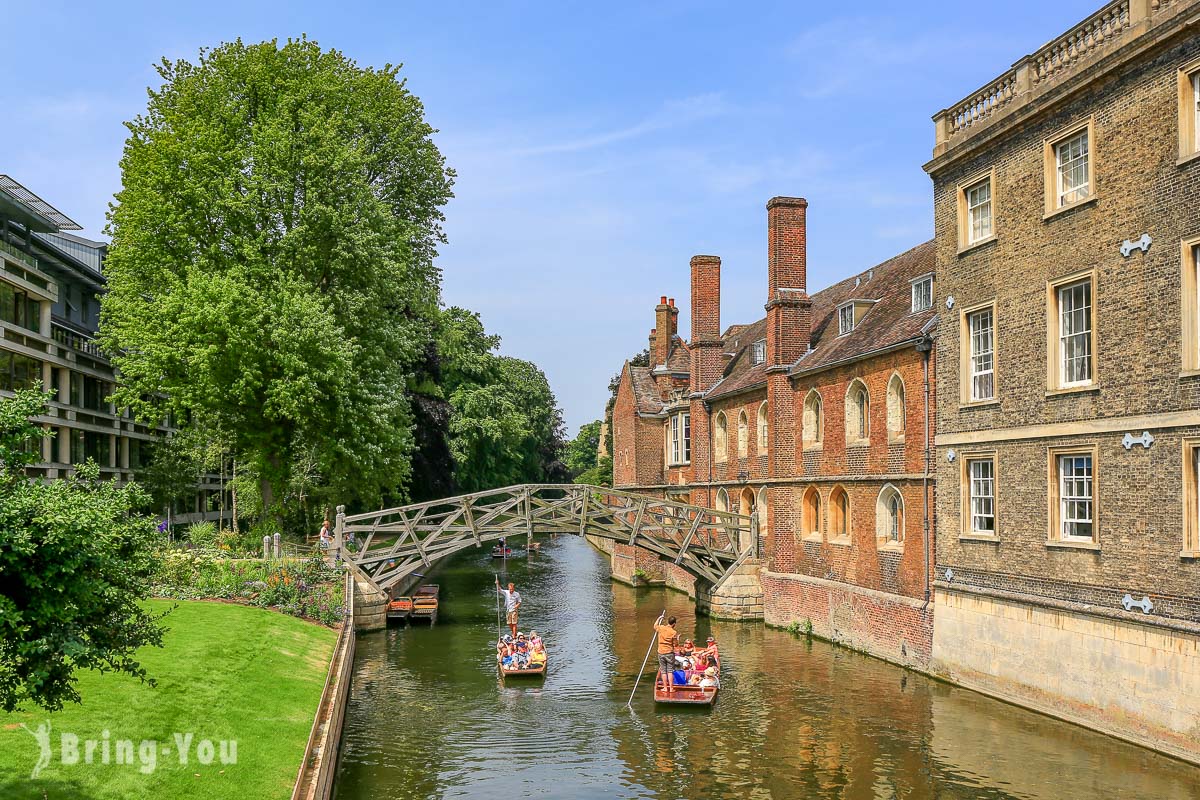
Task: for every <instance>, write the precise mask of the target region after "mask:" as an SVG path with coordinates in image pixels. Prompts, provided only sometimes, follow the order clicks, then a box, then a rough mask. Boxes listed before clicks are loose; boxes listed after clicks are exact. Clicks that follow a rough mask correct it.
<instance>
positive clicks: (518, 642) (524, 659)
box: [496, 631, 546, 669]
mask: <svg viewBox="0 0 1200 800" xmlns="http://www.w3.org/2000/svg"><path fill="white" fill-rule="evenodd" d="M496 658H497V659H499V661H500V666H502V667H504V668H505V669H539V668H540V667H541V666H542V665H544V664H545V663H546V645H545V643H544V642H542V637H540V636H538V634H537V631H530V632H529V636H528V637H526V636H525V634H523V633H518V634H517V635H516V637H515V638H514V637H513V635H512V634H510V633H506V634H504V636H502V637H501V638H500V641H498V642H497V643H496Z"/></svg>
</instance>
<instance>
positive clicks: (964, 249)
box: [958, 233, 997, 257]
mask: <svg viewBox="0 0 1200 800" xmlns="http://www.w3.org/2000/svg"><path fill="white" fill-rule="evenodd" d="M996 238H997V237H996V234H994V233H993V234H992V235H991V236H986V237H984V238H982V239H980V240H979V241H978V242H971V243H970V244H964V245H962V246H961V247H959V248H958V255H959V256H960V257H961V256H965V255H966V254H967V253H970V252H971V251H972V250H978V249H979V248H981V247H986V246H987V245H989V244H992V243H993V242H995V241H996Z"/></svg>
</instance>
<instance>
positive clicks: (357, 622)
mask: <svg viewBox="0 0 1200 800" xmlns="http://www.w3.org/2000/svg"><path fill="white" fill-rule="evenodd" d="M353 583H354V629H355V630H356V631H377V630H381V629H383V628H386V627H387V606H388V596H387V593H386V592H381V591H380V590H378V589H376V588H375V587H374V586H372V585H371V584H369V583H367V582H366V581H363V580H359V579H358V578H357V577H356V578H355V579H354V581H353Z"/></svg>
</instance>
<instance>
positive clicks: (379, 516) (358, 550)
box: [332, 484, 758, 592]
mask: <svg viewBox="0 0 1200 800" xmlns="http://www.w3.org/2000/svg"><path fill="white" fill-rule="evenodd" d="M539 533H571V534H578V535H580V536H582V535H585V534H586V535H590V536H598V537H601V538H605V539H611V540H613V541H616V542H620V543H622V544H628V545H636V546H638V547H642V548H645V549H646V550H649V551H651V552H654V553H657V554H658V556H659V558H661V559H664V560H667V561H671V562H673V563H674V564H676V565H678V566H679V567H682V568H683V569H684V570H686V571H688V572H689V573H691V574H692V575H695V576H696V577H697V578H700V579H701V580H703V581H705V582H707V583H708V584H709V585H710V586H711V587H712V591H714V592H715V591H716V590H717V589H719V588H720V586H721V584H722V583H724V582H725V580H726V579H727V578H728V577H729V576H730V575H732V574H733V573H734V571H735V570H736V569H737V568H738V567H739V566H741V564H742V563H743V562H744V561H746V560H747V559H749V558H756V557H757V556H758V524H757V520H756V519H755V518H754V517H752V516H743V515H741V514H734V513H731V512H728V511H716V510H714V509H711V508H704V507H703V506H693V505H688V504H686V503H677V502H673V501H671V500H663V499H661V498H657V497H650V496H648V495H644V494H635V493H633V492H623V491H620V490H615V489H608V488H604V487H600V486H587V485H582V484H564V485H555V484H549V485H541V484H528V485H523V486H508V487H505V488H503V489H493V490H491V491H487V492H477V493H475V494H467V495H461V496H458V497H449V498H446V499H444V500H433V501H430V502H427V503H416V504H414V505H409V506H402V507H400V508H389V509H384V510H381V511H372V512H369V513H366V514H352V515H347V514H346V513H345V506H338V513H337V525H336V527H335V529H334V541H333V549H334V553H333V554H332V555H334V556H336V557H340V558H341V559H343V560H344V561H346V562H348V563H349V564H350V565H351V566H352V568H353V569H354V570H355V572H357V573H358V575H359V577H360V579H362V580H364V581H366V582H367V583H369V584H371V585H372V586H373V587H374V588H375V589H378V590H380V591H387V590H388V589H390V588H391V587H392V586H394V585H396V584H397V583H399V582H400V581H402V580H404V579H405V578H406V577H408V576H409V575H411V574H412V573H414V572H416V571H417V570H420V569H423V568H427V567H429V566H430V565H431V564H432V563H433V562H434V561H437V560H438V559H441V558H445V557H446V556H449V555H453V554H454V553H457V552H459V551H460V550H465V549H467V548H470V547H483V546H484V545H485V544H488V543H490V542H493V541H496V540H498V539H501V538H504V539H506V540H508V541H509V543H511V542H512V541H513V540H515V539H516V538H517V537H520V536H525V537H526V538H527V540H528V539H532V538H533V536H534V534H539ZM351 537H353V544H351V542H350V538H351Z"/></svg>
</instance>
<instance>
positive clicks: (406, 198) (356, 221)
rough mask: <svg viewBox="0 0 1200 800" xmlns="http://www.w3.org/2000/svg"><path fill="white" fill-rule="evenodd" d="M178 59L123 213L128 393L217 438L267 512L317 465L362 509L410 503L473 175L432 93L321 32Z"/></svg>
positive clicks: (117, 217)
mask: <svg viewBox="0 0 1200 800" xmlns="http://www.w3.org/2000/svg"><path fill="white" fill-rule="evenodd" d="M158 72H159V74H160V76H161V77H162V81H163V84H162V86H161V87H160V88H158V89H157V90H152V91H151V92H150V93H149V103H148V106H147V109H146V112H145V113H144V114H143V115H141V116H138V117H137V118H135V119H134V120H133V121H131V122H129V123H127V127H128V129H129V137H128V139H127V141H126V143H125V151H124V155H123V157H122V159H121V170H122V189H121V191H120V192H119V193H118V194H117V196H116V202H115V203H114V204H113V206H112V208H111V210H110V213H109V227H108V232H109V234H110V235H111V237H112V245H111V247H110V250H109V255H108V260H107V262H106V265H105V272H106V274H107V276H108V287H109V291H108V293H107V294H106V295H105V297H104V299H103V304H102V317H101V337H102V341H103V344H104V346H105V348H106V349H107V350H108V351H109V352H110V353H112V354H113V357H114V360H115V363H116V366H117V368H118V370H119V372H120V374H121V377H122V385H121V386H120V387H119V389H118V391H117V394H116V397H115V402H117V403H118V404H119V405H128V406H131V407H133V408H134V409H135V410H136V411H137V412H138V413H139V414H140V415H141V416H144V417H148V418H155V417H158V416H161V414H162V413H163V412H164V410H166V409H171V410H174V411H177V412H181V414H182V415H185V416H186V418H188V419H189V420H190V421H191V423H192V424H194V425H197V426H200V427H203V428H207V429H209V430H210V431H212V432H213V435H214V436H216V437H217V438H219V439H220V440H221V441H222V442H225V443H227V444H228V446H229V447H230V450H231V452H232V453H233V454H234V455H236V456H238V457H239V458H241V459H244V461H245V462H246V467H247V470H248V471H252V472H253V473H255V474H257V475H258V476H259V477H260V479H261V492H262V498H263V501H264V505H265V506H266V507H271V506H272V504H273V503H274V502H275V501H277V500H278V499H279V498H280V497H281V496H283V495H284V494H286V493H287V492H288V491H289V487H292V486H294V485H295V481H294V475H293V472H294V470H295V465H296V464H299V463H303V464H305V465H306V470H308V471H309V472H310V473H311V474H316V475H319V476H320V477H321V482H322V485H323V487H324V491H325V492H327V493H328V494H329V495H330V496H335V497H337V498H338V499H340V500H342V501H347V500H349V501H355V500H357V501H359V502H374V501H377V500H378V499H380V498H381V497H385V496H397V495H399V494H402V492H403V486H404V484H405V481H406V479H407V477H408V475H409V473H410V452H411V448H412V441H413V437H412V413H411V408H410V404H409V402H408V398H407V395H406V389H407V382H408V380H409V378H410V374H411V371H412V368H413V365H414V364H415V363H416V362H417V361H418V360H419V359H420V358H421V356H422V353H423V352H424V351H425V349H426V348H427V346H428V343H429V342H430V341H431V339H432V337H433V330H432V326H433V323H432V320H433V317H434V315H435V314H436V312H437V302H438V296H439V280H438V274H437V271H436V269H435V268H434V266H433V256H434V253H435V247H436V245H437V244H438V243H439V242H441V241H443V236H442V231H441V227H440V225H441V221H442V213H441V207H442V206H443V205H444V204H445V202H446V201H447V199H448V198H449V197H450V196H451V192H450V188H451V184H452V180H453V172H452V171H451V170H449V169H447V168H446V166H445V163H444V160H443V158H442V155H441V153H440V152H439V151H438V149H437V147H436V146H435V145H434V144H433V141H432V139H431V136H432V134H433V133H434V130H433V129H432V128H431V127H430V126H429V125H428V124H427V123H426V122H425V120H424V117H423V108H422V105H421V103H420V101H419V100H418V99H417V98H416V97H414V96H413V95H412V94H411V93H410V92H409V91H408V90H407V88H406V87H405V83H404V81H403V80H401V79H400V78H399V76H398V72H399V67H393V66H390V65H389V66H386V67H384V68H382V69H370V68H362V67H359V66H358V65H357V64H355V63H354V62H353V61H352V60H350V59H348V58H347V57H346V56H344V55H343V54H341V53H339V52H337V51H322V50H321V49H320V47H318V45H317V44H316V43H315V42H312V41H308V40H307V39H300V40H290V41H288V42H287V43H286V44H282V45H281V44H279V43H278V42H276V41H269V42H263V43H261V44H252V45H247V44H243V43H242V42H241V41H240V40H239V41H235V42H233V43H229V44H224V45H221V46H220V47H217V48H215V49H211V50H203V51H201V53H200V57H199V59H198V60H197V61H196V62H195V63H191V62H188V61H184V60H180V61H176V62H173V63H171V62H168V61H166V60H165V59H164V61H163V62H162V63H161V64H160V65H159V66H158ZM163 397H165V398H166V399H165V400H161V399H159V398H163Z"/></svg>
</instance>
